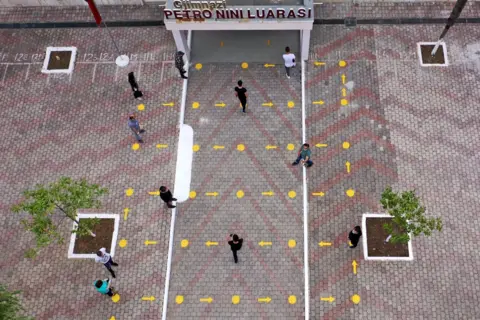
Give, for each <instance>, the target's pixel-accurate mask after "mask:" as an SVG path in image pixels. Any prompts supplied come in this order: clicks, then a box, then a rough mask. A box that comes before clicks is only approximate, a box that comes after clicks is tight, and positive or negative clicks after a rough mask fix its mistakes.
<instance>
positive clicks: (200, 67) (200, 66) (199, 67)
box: [195, 63, 203, 70]
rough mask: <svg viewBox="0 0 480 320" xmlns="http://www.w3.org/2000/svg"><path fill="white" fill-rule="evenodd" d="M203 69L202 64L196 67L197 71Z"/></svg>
mask: <svg viewBox="0 0 480 320" xmlns="http://www.w3.org/2000/svg"><path fill="white" fill-rule="evenodd" d="M202 68H203V66H202V64H201V63H197V64H196V65H195V69H197V70H200V69H202Z"/></svg>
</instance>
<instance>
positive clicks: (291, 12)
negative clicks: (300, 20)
mask: <svg viewBox="0 0 480 320" xmlns="http://www.w3.org/2000/svg"><path fill="white" fill-rule="evenodd" d="M287 18H288V19H290V18H293V19H295V18H296V16H295V11H294V10H293V9H290V10H289V11H288V16H287Z"/></svg>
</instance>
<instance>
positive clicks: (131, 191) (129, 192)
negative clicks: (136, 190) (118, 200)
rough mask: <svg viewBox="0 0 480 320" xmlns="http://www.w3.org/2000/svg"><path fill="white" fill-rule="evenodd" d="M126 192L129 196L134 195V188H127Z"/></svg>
mask: <svg viewBox="0 0 480 320" xmlns="http://www.w3.org/2000/svg"><path fill="white" fill-rule="evenodd" d="M125 194H126V195H127V197H130V196H132V195H133V189H132V188H128V189H127V190H125Z"/></svg>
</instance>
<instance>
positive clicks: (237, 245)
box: [228, 234, 243, 263]
mask: <svg viewBox="0 0 480 320" xmlns="http://www.w3.org/2000/svg"><path fill="white" fill-rule="evenodd" d="M230 238H231V239H232V240H230V241H228V244H229V245H230V249H232V252H233V260H235V263H238V257H237V251H238V250H240V249H241V248H242V243H243V239H240V238H238V236H237V235H236V234H231V235H230Z"/></svg>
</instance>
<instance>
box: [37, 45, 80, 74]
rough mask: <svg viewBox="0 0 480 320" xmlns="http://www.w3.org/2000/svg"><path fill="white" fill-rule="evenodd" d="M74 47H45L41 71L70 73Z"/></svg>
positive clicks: (72, 64) (73, 59)
mask: <svg viewBox="0 0 480 320" xmlns="http://www.w3.org/2000/svg"><path fill="white" fill-rule="evenodd" d="M76 56H77V48H76V47H47V52H46V54H45V60H44V61H43V67H42V73H72V71H73V66H74V64H75V58H76Z"/></svg>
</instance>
